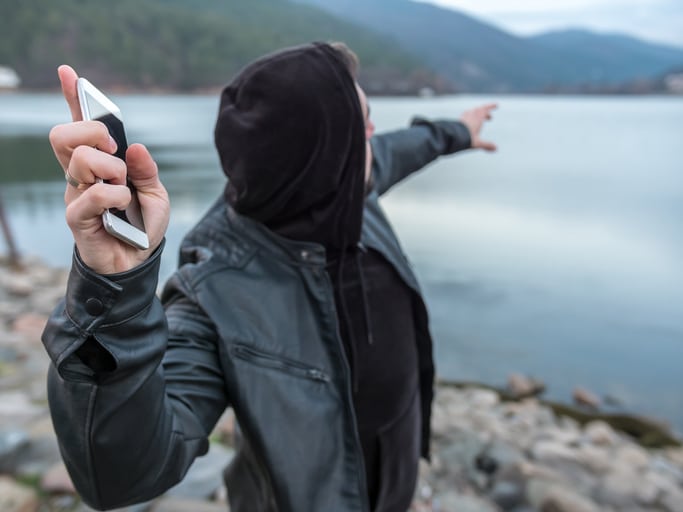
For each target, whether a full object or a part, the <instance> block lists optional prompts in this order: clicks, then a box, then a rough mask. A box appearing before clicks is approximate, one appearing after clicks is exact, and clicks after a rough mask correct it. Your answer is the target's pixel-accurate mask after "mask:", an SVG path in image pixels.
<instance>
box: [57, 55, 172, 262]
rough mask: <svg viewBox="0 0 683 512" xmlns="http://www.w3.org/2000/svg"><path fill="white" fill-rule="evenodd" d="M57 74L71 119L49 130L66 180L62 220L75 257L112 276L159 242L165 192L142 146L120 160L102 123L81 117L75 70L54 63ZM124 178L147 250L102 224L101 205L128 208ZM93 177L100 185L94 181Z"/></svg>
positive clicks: (167, 207) (144, 256)
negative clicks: (135, 205) (140, 218)
mask: <svg viewBox="0 0 683 512" xmlns="http://www.w3.org/2000/svg"><path fill="white" fill-rule="evenodd" d="M58 73H59V79H60V81H61V84H62V92H63V93H64V98H65V99H66V101H67V103H68V105H69V109H70V110H71V116H72V118H73V121H74V122H72V123H68V124H62V125H58V126H55V127H54V128H53V129H52V130H51V131H50V143H51V144H52V148H53V151H54V153H55V156H56V157H57V160H58V161H59V163H60V164H61V166H62V169H63V170H64V172H65V173H66V176H67V178H68V180H69V183H68V184H67V186H66V192H65V193H64V202H65V203H66V221H67V224H68V225H69V228H70V229H71V232H72V233H73V237H74V241H75V242H76V246H77V247H78V251H79V254H80V256H81V259H82V260H83V262H84V263H85V264H86V265H88V266H89V267H90V268H91V269H93V270H94V271H95V272H97V273H99V274H114V273H118V272H124V271H126V270H130V269H132V268H134V267H136V266H138V265H139V264H140V263H142V262H143V261H145V260H146V259H147V258H148V257H149V255H150V254H151V253H152V252H153V251H154V250H155V249H156V248H157V247H158V246H159V244H160V243H161V240H162V239H163V237H164V233H165V232H166V228H167V226H168V220H169V215H170V203H169V200H168V194H167V192H166V189H165V188H164V186H163V185H162V184H161V181H159V173H158V170H157V165H156V163H155V162H154V160H153V159H152V156H151V155H150V154H149V152H148V151H147V148H145V147H144V146H143V145H141V144H133V145H131V146H130V147H129V148H128V151H127V153H126V163H124V162H123V161H122V160H120V159H119V158H117V157H115V156H114V155H113V153H114V152H115V151H116V142H114V140H113V139H112V138H111V136H110V135H109V132H108V130H107V128H106V127H105V126H104V124H102V123H101V122H99V121H83V120H82V117H81V111H80V106H79V102H78V93H77V90H76V80H77V78H78V76H77V75H76V72H75V71H74V70H73V69H72V68H70V67H69V66H60V67H59V70H58ZM126 177H128V178H130V180H131V181H132V182H133V185H134V186H135V188H136V189H137V194H138V199H139V201H140V206H141V208H142V215H143V219H144V223H145V228H146V230H147V236H148V238H149V246H150V248H149V249H148V250H146V251H141V250H138V249H135V248H134V247H132V246H130V245H128V244H126V243H124V242H121V241H120V240H118V239H117V238H114V237H113V236H111V235H110V234H109V233H107V232H106V231H105V229H104V226H103V224H102V213H104V211H105V210H106V209H108V208H119V209H125V208H126V206H128V203H129V202H130V199H131V196H130V190H129V188H128V187H127V186H126ZM99 178H101V179H102V180H105V181H106V183H104V182H102V183H98V182H97V181H98V179H99ZM79 183H80V184H79Z"/></svg>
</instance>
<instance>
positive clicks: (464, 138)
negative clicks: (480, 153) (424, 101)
mask: <svg viewBox="0 0 683 512" xmlns="http://www.w3.org/2000/svg"><path fill="white" fill-rule="evenodd" d="M411 126H424V127H426V128H428V129H429V130H431V131H432V134H433V135H434V137H435V138H436V139H437V140H439V141H440V142H441V144H442V147H441V154H442V155H450V154H452V153H456V152H457V151H462V150H464V149H469V148H471V147H472V136H471V134H470V130H469V129H468V128H467V126H465V124H464V123H462V122H461V121H450V120H429V119H425V118H422V117H416V118H414V119H413V120H412V122H411Z"/></svg>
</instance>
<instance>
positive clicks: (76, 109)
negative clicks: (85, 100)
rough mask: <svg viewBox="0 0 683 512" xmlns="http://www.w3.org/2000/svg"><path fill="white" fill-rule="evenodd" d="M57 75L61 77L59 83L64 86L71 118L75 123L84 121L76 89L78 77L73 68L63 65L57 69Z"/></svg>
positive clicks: (63, 91)
mask: <svg viewBox="0 0 683 512" xmlns="http://www.w3.org/2000/svg"><path fill="white" fill-rule="evenodd" d="M57 75H58V76H59V82H60V83H61V84H62V94H64V99H65V100H66V102H67V104H68V105H69V110H70V111H71V118H72V119H73V120H74V121H80V120H82V119H83V116H82V115H81V107H80V103H79V101H78V90H77V88H76V81H77V80H78V75H77V74H76V72H75V71H74V69H73V68H72V67H71V66H67V65H66V64H63V65H61V66H59V67H58V68H57Z"/></svg>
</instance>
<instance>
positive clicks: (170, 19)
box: [0, 0, 436, 90]
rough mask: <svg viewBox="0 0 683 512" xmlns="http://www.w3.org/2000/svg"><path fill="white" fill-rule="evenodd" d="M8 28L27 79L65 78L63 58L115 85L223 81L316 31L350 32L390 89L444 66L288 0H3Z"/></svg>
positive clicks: (0, 12)
mask: <svg viewBox="0 0 683 512" xmlns="http://www.w3.org/2000/svg"><path fill="white" fill-rule="evenodd" d="M0 33H2V40H1V42H0V65H3V66H9V67H11V68H13V69H14V70H15V71H16V72H17V73H18V74H19V76H20V77H21V79H22V86H24V87H26V88H48V87H49V88H53V87H55V86H56V85H57V81H56V73H55V68H56V66H57V65H59V64H62V63H69V64H71V65H73V66H74V67H75V68H76V69H77V70H78V71H79V73H81V74H82V75H84V76H87V77H88V78H90V80H91V81H93V82H94V83H96V84H98V85H100V86H102V87H107V88H111V87H125V88H145V89H164V90H196V89H202V88H215V87H219V86H221V85H223V84H224V83H226V82H227V81H228V80H229V78H230V77H231V76H232V75H233V74H234V73H235V72H236V71H237V70H239V69H240V68H241V67H242V66H244V65H245V64H246V63H247V62H249V61H250V60H252V59H253V58H255V57H257V56H259V55H263V54H264V53H267V52H269V51H272V50H275V49H277V48H281V47H284V46H288V45H293V44H299V43H304V42H309V41H313V40H344V41H348V42H349V43H350V44H352V45H353V47H354V49H355V50H356V51H357V53H358V54H359V55H360V57H361V59H362V60H363V63H364V69H366V71H367V72H368V73H369V74H370V76H372V77H373V79H374V80H375V81H376V82H377V83H378V84H380V86H382V87H385V88H388V89H390V88H391V86H392V84H393V83H394V82H395V77H397V76H400V77H413V78H414V79H415V80H417V81H422V82H421V83H423V84H431V83H433V82H434V79H435V76H436V73H434V72H432V71H429V70H428V69H427V68H426V66H425V65H423V64H422V63H421V62H420V61H419V59H417V58H416V57H415V56H413V55H412V54H411V53H409V52H407V51H405V50H402V49H400V48H398V47H397V46H396V45H395V43H394V42H393V41H391V40H390V39H389V38H387V37H386V36H383V35H381V34H378V33H376V32H373V31H372V30H369V29H367V28H364V27H362V26H360V25H358V24H354V23H353V22H350V21H346V20H342V19H339V18H337V17H335V16H333V15H331V14H329V13H327V12H325V11H322V10H320V9H318V8H316V7H312V6H307V5H302V4H293V3H291V2H289V1H286V0H249V1H248V2H246V1H245V2H242V1H237V0H229V1H226V0H222V1H221V0H145V1H144V2H143V1H139V0H117V1H115V2H106V3H105V2H89V1H83V0H59V2H55V1H54V0H22V1H20V2H1V3H0ZM414 86H415V87H417V84H415V85H414Z"/></svg>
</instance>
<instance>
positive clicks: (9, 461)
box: [0, 429, 29, 510]
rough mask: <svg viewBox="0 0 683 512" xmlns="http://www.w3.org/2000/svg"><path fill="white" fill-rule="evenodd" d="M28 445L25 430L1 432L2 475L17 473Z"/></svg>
mask: <svg viewBox="0 0 683 512" xmlns="http://www.w3.org/2000/svg"><path fill="white" fill-rule="evenodd" d="M28 444H29V437H28V434H27V433H26V432H24V431H23V430H17V429H13V430H6V431H3V432H0V473H14V472H15V470H16V468H17V465H18V464H19V462H20V460H21V454H22V452H23V451H24V450H25V449H26V447H27V446H28ZM0 510H2V509H0Z"/></svg>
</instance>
